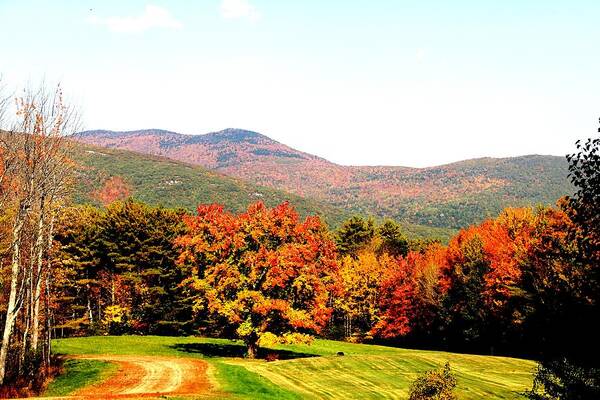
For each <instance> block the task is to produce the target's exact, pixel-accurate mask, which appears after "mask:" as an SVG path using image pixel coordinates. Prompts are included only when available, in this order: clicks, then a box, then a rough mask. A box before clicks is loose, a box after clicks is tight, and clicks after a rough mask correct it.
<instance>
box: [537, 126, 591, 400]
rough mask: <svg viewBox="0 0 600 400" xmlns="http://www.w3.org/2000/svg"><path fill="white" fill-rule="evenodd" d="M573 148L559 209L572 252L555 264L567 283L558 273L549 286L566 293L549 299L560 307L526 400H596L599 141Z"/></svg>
mask: <svg viewBox="0 0 600 400" xmlns="http://www.w3.org/2000/svg"><path fill="white" fill-rule="evenodd" d="M598 131H599V132H600V129H598ZM576 146H577V152H576V153H574V154H569V155H567V161H568V163H569V172H570V173H569V177H570V179H571V182H572V183H573V185H574V186H575V188H576V192H575V194H574V195H573V196H572V197H570V198H567V200H566V203H565V204H563V209H564V210H565V211H566V213H567V214H568V216H569V217H570V219H571V221H572V224H570V225H569V226H568V230H567V233H568V237H567V240H569V241H570V242H571V243H573V244H574V245H575V246H570V247H571V251H562V252H561V253H560V256H561V257H560V258H559V259H560V260H564V259H565V258H567V259H569V261H570V262H569V263H568V264H567V265H568V266H570V267H571V268H568V269H567V271H568V272H570V274H568V275H567V276H568V277H569V278H570V279H569V280H568V281H566V282H565V279H564V278H563V277H564V276H565V274H564V273H561V274H560V275H558V277H559V278H560V279H555V280H554V281H553V282H552V283H554V282H557V283H558V284H556V286H557V287H558V288H560V289H562V288H565V286H566V289H567V290H561V291H559V292H557V293H558V294H561V296H560V297H559V296H554V297H553V298H552V299H553V300H554V301H556V298H558V299H559V301H560V303H559V304H558V305H557V306H556V307H552V308H551V309H550V310H551V311H552V313H550V315H551V316H552V318H553V321H552V322H553V324H546V325H550V327H551V328H554V329H549V330H547V331H545V332H544V335H543V336H542V337H541V339H542V343H543V345H544V348H543V349H544V352H543V353H542V359H541V362H540V365H539V367H538V371H537V374H536V377H535V380H534V388H533V390H532V391H530V392H529V393H528V397H529V398H531V399H552V400H554V399H561V400H562V399H592V398H600V362H599V359H600V351H599V350H598V343H597V341H598V337H599V336H600V331H599V330H598V328H597V324H594V323H593V322H596V321H598V320H599V319H600V308H599V306H600V138H590V139H588V140H586V141H585V142H583V143H582V142H581V141H577V142H576ZM553 247H554V248H559V249H564V248H565V246H561V247H556V246H553ZM573 247H575V249H573ZM573 250H574V251H573ZM555 252H556V251H554V253H555ZM559 265H562V263H561V264H559ZM553 269H554V268H553ZM559 272H562V271H560V270H559ZM565 283H566V284H565ZM550 304H552V305H555V304H556V303H555V302H550ZM592 321H593V322H592Z"/></svg>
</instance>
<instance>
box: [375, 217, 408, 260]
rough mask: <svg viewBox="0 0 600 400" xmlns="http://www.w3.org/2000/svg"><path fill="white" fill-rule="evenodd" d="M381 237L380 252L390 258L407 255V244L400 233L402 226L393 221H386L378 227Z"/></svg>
mask: <svg viewBox="0 0 600 400" xmlns="http://www.w3.org/2000/svg"><path fill="white" fill-rule="evenodd" d="M377 233H378V234H379V236H380V237H381V240H382V244H381V250H382V251H384V252H386V253H388V254H390V255H392V256H395V257H397V256H405V255H406V254H407V253H408V248H409V242H408V239H407V238H406V236H404V234H403V233H402V226H401V225H400V224H398V223H397V222H395V221H393V220H390V219H388V220H386V221H385V222H384V223H383V224H382V225H381V226H379V227H378V229H377Z"/></svg>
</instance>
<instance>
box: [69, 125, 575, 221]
mask: <svg viewBox="0 0 600 400" xmlns="http://www.w3.org/2000/svg"><path fill="white" fill-rule="evenodd" d="M75 138H76V139H77V140H79V141H81V142H84V143H88V144H94V145H98V146H103V147H108V148H119V149H127V150H132V151H136V152H141V153H146V154H153V155H159V156H164V157H168V158H171V159H175V160H180V161H185V162H188V163H193V164H196V165H201V166H204V167H206V168H210V169H213V170H216V171H219V172H222V173H224V174H226V175H229V176H233V177H237V178H241V179H244V180H247V181H251V182H253V183H255V184H258V185H261V186H269V187H272V188H276V189H281V190H285V191H287V192H291V193H294V194H296V195H299V196H303V197H309V198H314V199H317V200H319V201H321V202H326V203H327V204H330V205H331V206H334V207H338V208H342V209H344V210H347V211H349V212H357V213H369V214H373V215H376V216H379V217H391V218H395V219H398V220H403V221H406V222H409V223H413V224H420V225H426V226H433V227H444V228H454V229H456V228H460V227H464V226H466V225H469V224H472V223H476V222H479V221H481V220H482V219H484V218H486V217H489V216H494V215H496V214H497V213H498V212H499V211H500V210H501V209H503V208H504V207H507V206H522V205H534V204H553V203H554V202H555V201H556V200H557V199H558V198H559V197H561V196H563V195H565V194H568V193H570V192H571V187H570V184H569V182H568V180H567V164H566V161H565V159H564V158H563V157H556V156H541V155H528V156H522V157H512V158H500V159H495V158H480V159H473V160H466V161H461V162H457V163H453V164H447V165H442V166H437V167H430V168H409V167H394V166H343V165H338V164H334V163H332V162H329V161H327V160H325V159H323V158H320V157H317V156H314V155H311V154H307V153H303V152H300V151H297V150H295V149H293V148H290V147H288V146H286V145H284V144H282V143H279V142H277V141H275V140H272V139H270V138H268V137H267V136H264V135H261V134H259V133H256V132H250V131H245V130H240V129H226V130H224V131H220V132H214V133H209V134H205V135H182V134H179V133H175V132H169V131H163V130H155V129H152V130H139V131H131V132H113V131H102V130H96V131H87V132H82V133H80V134H78V135H76V137H75Z"/></svg>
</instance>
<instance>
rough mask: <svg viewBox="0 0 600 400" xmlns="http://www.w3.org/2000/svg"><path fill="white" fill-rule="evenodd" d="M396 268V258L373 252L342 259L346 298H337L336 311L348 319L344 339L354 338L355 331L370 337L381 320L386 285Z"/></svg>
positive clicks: (345, 323)
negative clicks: (380, 314) (382, 292)
mask: <svg viewBox="0 0 600 400" xmlns="http://www.w3.org/2000/svg"><path fill="white" fill-rule="evenodd" d="M395 268H396V262H395V260H394V259H393V258H391V257H390V256H388V255H387V254H385V253H384V254H381V255H380V256H378V255H377V254H375V253H374V252H373V251H370V250H362V251H360V252H359V253H358V254H357V255H356V256H355V257H351V256H349V255H348V256H345V257H343V258H342V259H341V262H340V277H341V283H342V287H343V294H342V295H341V296H339V297H337V298H336V300H335V309H336V311H338V313H340V314H342V315H343V318H344V337H346V338H348V337H351V336H352V334H353V333H354V332H355V331H358V332H359V334H361V335H362V334H365V333H370V331H371V329H372V328H373V326H374V325H375V323H377V321H378V319H379V306H380V296H381V288H382V283H383V282H384V280H385V279H386V278H387V277H388V276H389V274H390V273H391V272H392V271H393V270H394V269H395Z"/></svg>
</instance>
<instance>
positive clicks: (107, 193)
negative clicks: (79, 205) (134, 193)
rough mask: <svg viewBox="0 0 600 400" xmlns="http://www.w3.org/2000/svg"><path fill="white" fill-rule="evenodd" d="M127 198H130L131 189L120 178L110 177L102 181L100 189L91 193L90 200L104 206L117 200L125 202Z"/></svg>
mask: <svg viewBox="0 0 600 400" xmlns="http://www.w3.org/2000/svg"><path fill="white" fill-rule="evenodd" d="M129 196H131V187H130V186H129V185H128V184H127V182H125V180H123V178H121V177H120V176H111V177H110V178H108V179H107V180H106V181H104V183H103V184H102V187H101V188H100V189H98V190H96V191H94V192H93V193H92V198H94V199H96V200H98V201H99V202H100V204H102V205H104V206H107V205H109V204H111V203H113V202H115V201H118V200H125V199H126V198H128V197H129Z"/></svg>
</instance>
